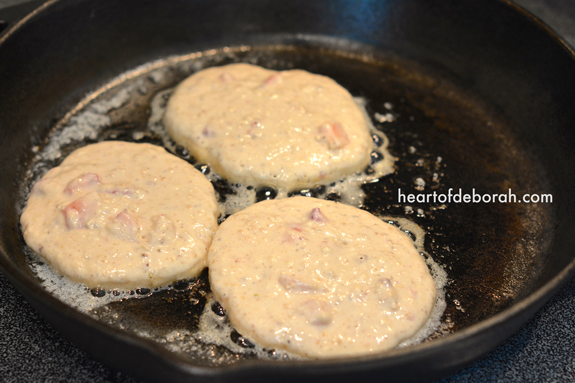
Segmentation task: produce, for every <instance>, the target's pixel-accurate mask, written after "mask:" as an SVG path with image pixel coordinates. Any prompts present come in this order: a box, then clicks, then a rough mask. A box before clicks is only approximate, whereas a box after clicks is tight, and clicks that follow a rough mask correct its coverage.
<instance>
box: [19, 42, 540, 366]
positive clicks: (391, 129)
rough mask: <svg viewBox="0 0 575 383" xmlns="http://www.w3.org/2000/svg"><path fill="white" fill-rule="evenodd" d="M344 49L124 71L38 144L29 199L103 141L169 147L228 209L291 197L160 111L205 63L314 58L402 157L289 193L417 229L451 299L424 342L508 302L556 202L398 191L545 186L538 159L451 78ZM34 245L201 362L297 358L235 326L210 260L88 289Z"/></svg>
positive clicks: (59, 285) (85, 299) (92, 305)
mask: <svg viewBox="0 0 575 383" xmlns="http://www.w3.org/2000/svg"><path fill="white" fill-rule="evenodd" d="M337 46H338V48H337V49H332V48H330V47H329V44H326V41H321V42H317V45H315V46H314V44H311V45H309V44H308V46H306V47H301V46H290V45H273V46H267V45H266V46H254V47H248V46H242V47H237V48H223V49H220V50H213V51H209V52H202V53H194V54H189V55H186V56H179V57H172V58H169V59H166V60H161V61H158V62H154V63H151V64H148V65H145V66H142V67H140V68H137V69H135V70H134V71H131V72H129V73H127V74H125V75H123V76H120V77H118V78H117V79H115V80H114V81H112V82H111V83H110V84H107V85H106V86H104V87H102V88H101V89H100V90H98V91H96V92H94V93H93V94H92V95H90V96H88V97H87V98H86V99H85V100H84V101H83V102H82V103H80V104H79V105H78V106H76V107H75V108H73V109H72V110H71V111H70V112H69V113H68V115H66V116H65V117H64V118H63V119H62V120H61V121H60V122H59V123H58V124H57V125H56V126H55V127H54V129H53V131H52V133H51V135H50V137H48V139H47V140H46V144H45V145H44V146H43V147H37V148H33V150H34V151H35V152H36V153H37V155H36V159H35V161H34V163H33V164H31V167H30V170H29V172H28V173H27V178H26V179H25V180H23V183H22V184H23V185H24V186H23V188H22V198H21V201H22V205H23V204H24V202H25V199H26V196H27V193H28V192H29V189H30V187H31V185H32V184H33V182H34V181H35V180H37V179H39V177H41V176H42V175H43V174H44V173H45V172H46V171H47V169H49V168H51V167H53V166H56V165H58V164H59V163H60V162H61V160H62V159H63V158H65V156H66V155H67V154H69V153H70V152H71V151H73V150H74V149H76V148H78V147H80V146H83V145H86V144H88V143H92V142H97V141H101V140H125V141H132V142H149V143H153V144H157V145H163V146H165V147H166V148H167V150H169V151H171V152H173V153H174V154H175V155H178V156H179V157H181V158H183V159H185V160H186V161H188V162H190V163H191V164H193V165H194V166H196V167H197V168H198V169H199V170H200V171H202V172H203V173H204V174H205V175H206V176H208V177H209V179H210V180H211V181H212V184H213V185H214V187H215V189H216V191H217V193H218V196H219V199H220V205H221V206H222V207H223V210H222V211H224V212H225V213H224V214H223V215H222V217H221V220H223V219H225V218H226V216H227V215H229V214H230V213H233V212H234V211H237V210H239V209H241V208H242V207H245V205H246V204H249V203H251V202H254V201H256V200H262V199H268V198H277V197H282V196H284V194H287V193H288V191H281V190H275V189H273V188H260V189H254V188H251V187H250V185H231V184H229V183H227V182H226V181H225V180H223V179H221V178H220V177H218V176H217V175H215V174H214V173H213V172H212V171H211V170H210V168H209V166H208V165H206V164H199V163H197V162H196V161H195V159H194V158H193V157H192V156H190V154H189V153H188V152H187V151H186V150H185V149H184V148H182V147H179V146H177V145H175V143H173V142H172V141H171V140H170V139H169V138H167V137H166V136H165V135H164V134H163V132H162V130H161V126H160V125H159V124H158V121H159V118H158V116H161V112H162V109H163V107H164V106H165V103H166V102H167V99H168V98H169V95H170V89H171V88H173V87H174V86H175V85H176V84H177V83H179V82H180V81H182V80H183V79H184V78H186V77H187V76H189V75H190V74H191V73H194V72H195V71H198V70H200V69H203V68H205V67H209V66H213V65H223V64H228V63H232V62H239V61H241V62H249V63H253V64H257V65H261V66H264V67H268V68H271V69H277V70H283V69H292V68H299V69H305V70H308V71H310V72H314V73H319V74H323V75H326V76H328V77H331V78H333V79H334V80H336V81H337V82H338V83H339V84H341V85H342V86H343V87H345V88H346V89H348V90H349V91H350V93H351V94H352V95H354V96H357V97H359V100H361V101H360V102H362V103H364V104H365V108H366V110H367V113H368V115H369V116H370V117H371V120H372V121H373V123H374V126H375V131H374V135H373V140H374V146H375V147H376V149H375V150H374V153H373V162H374V165H375V164H376V163H377V162H380V161H381V162H385V161H389V160H390V157H394V158H395V159H396V161H395V167H394V169H395V170H394V171H393V173H391V174H389V175H386V176H384V177H380V178H373V177H372V178H370V177H369V176H370V174H373V169H371V167H368V168H367V169H366V170H365V172H364V173H363V174H361V175H358V176H357V177H356V178H354V179H353V182H349V186H347V188H346V187H343V186H338V187H335V186H336V185H327V186H318V187H317V188H312V189H306V190H297V191H289V195H293V194H301V195H310V196H315V197H319V198H326V199H332V200H341V201H343V202H345V203H349V204H353V205H356V206H358V207H360V208H363V209H366V210H368V211H370V212H372V213H373V214H375V215H376V216H379V217H382V218H384V217H385V219H386V220H390V221H393V223H395V224H398V225H400V227H401V228H402V229H403V230H407V231H409V232H410V233H411V235H412V237H413V238H414V240H415V241H416V244H417V245H418V247H419V248H420V251H421V252H422V254H424V255H425V257H426V258H427V260H428V265H429V266H430V269H431V271H432V273H433V275H434V278H435V280H436V284H437V286H438V288H439V290H440V291H441V293H440V298H442V299H439V301H438V302H439V303H438V305H436V309H435V312H434V314H433V315H432V320H431V322H432V323H431V322H430V323H431V325H430V327H431V328H432V330H431V331H429V327H428V328H427V330H423V333H420V334H418V335H417V336H416V337H415V338H416V339H415V341H417V342H419V341H421V340H424V339H433V338H436V337H440V336H443V335H444V334H447V333H450V332H453V331H456V330H457V329H461V328H465V327H468V326H469V325H472V324H474V323H477V322H479V321H480V320H482V319H485V318H487V317H489V316H491V315H493V314H495V313H497V312H499V311H501V310H502V309H504V308H505V307H507V306H508V305H510V304H511V303H512V302H513V301H514V300H515V299H517V298H520V297H518V296H517V294H516V291H520V290H521V289H522V288H523V287H524V286H522V285H521V284H522V283H524V282H523V281H525V280H533V278H526V277H527V276H529V277H532V276H535V275H536V273H537V271H538V267H537V266H538V265H537V264H536V263H534V261H533V260H535V259H536V258H535V257H534V256H533V255H534V254H536V253H537V252H539V251H540V249H541V247H543V246H546V243H545V240H544V233H545V231H546V229H547V228H545V227H544V226H543V225H541V222H551V220H550V219H548V217H547V215H548V214H549V212H548V210H547V209H546V208H545V205H506V204H504V205H501V204H446V203H405V202H400V201H399V198H398V195H399V192H400V191H401V192H403V193H405V194H418V193H430V192H437V193H447V192H448V190H449V189H450V188H451V189H459V188H461V189H463V190H465V191H471V189H473V188H481V192H482V193H496V192H501V190H506V188H513V190H514V191H515V192H517V193H521V191H522V190H529V192H531V193H533V192H536V191H540V192H543V191H544V189H543V186H542V185H543V184H544V182H542V176H541V175H540V173H541V172H540V171H538V169H537V165H536V163H535V162H534V161H533V160H532V159H531V158H529V156H528V155H527V152H526V151H524V150H522V149H521V144H520V140H519V139H518V138H517V137H515V135H514V134H513V129H511V128H510V127H509V126H508V125H507V124H506V123H505V120H504V119H503V118H502V117H501V116H499V115H498V114H497V113H496V111H493V110H492V109H491V108H490V107H489V106H488V104H486V103H484V102H482V101H481V100H479V99H477V97H475V96H473V95H470V94H468V93H467V92H466V91H465V90H464V88H463V87H462V86H460V85H459V84H456V82H455V81H453V80H450V79H449V77H448V75H445V74H441V75H439V74H438V73H436V72H434V71H431V70H429V69H427V68H422V67H421V66H420V65H418V64H414V63H413V62H410V61H408V60H403V59H399V58H397V57H394V56H391V55H385V54H380V53H377V52H372V51H371V50H370V49H369V48H368V47H366V48H365V49H364V51H363V52H362V51H361V49H360V50H359V51H357V48H356V49H353V52H349V51H344V50H341V47H342V46H345V44H341V43H338V44H337ZM379 131H381V132H384V133H385V135H386V136H387V138H388V139H389V142H387V141H386V140H385V138H383V136H382V135H380V134H377V133H378V132H379ZM378 147H379V148H380V149H379V150H378V149H377V148H378ZM510 148H511V149H512V150H510ZM526 174H527V175H528V178H525V175H526ZM344 186H345V185H344ZM353 188H356V190H354V189H353ZM358 196H359V197H358ZM246 201H251V202H246ZM424 236H425V241H423V237H424ZM28 255H29V258H30V263H31V266H32V268H33V269H34V270H35V272H36V273H37V275H38V277H39V278H40V279H42V280H43V281H44V282H43V284H44V286H45V287H46V289H47V290H49V291H51V292H52V293H53V294H54V295H56V296H58V297H59V298H60V299H62V300H64V301H65V302H67V303H69V304H70V305H72V306H75V307H77V308H79V309H80V310H82V311H85V312H87V313H88V314H89V315H92V316H94V317H96V318H98V319H100V320H102V321H105V322H107V323H110V324H111V325H113V326H115V327H118V328H121V329H123V330H125V331H131V332H134V333H136V334H137V335H139V336H142V337H146V338H149V339H153V340H155V341H157V342H159V343H162V344H164V345H165V346H166V347H167V348H168V349H171V350H173V351H175V352H178V353H180V354H182V355H185V356H186V357H188V358H190V359H191V360H192V361H197V362H199V363H202V364H211V365H219V364H230V363H234V362H237V361H239V360H243V359H250V358H262V357H268V358H271V359H278V358H286V357H287V358H289V357H290V356H288V355H285V354H281V353H278V352H276V351H275V350H266V349H262V348H260V347H257V346H256V345H254V344H253V343H252V342H250V340H249V339H245V338H243V337H242V336H241V335H240V334H238V333H237V332H235V330H233V329H232V328H231V327H230V326H229V323H228V321H227V319H226V317H225V313H224V312H223V310H222V308H221V306H219V305H218V303H217V302H214V301H213V299H211V295H210V288H209V281H208V278H207V272H206V271H205V272H204V273H203V274H202V275H201V276H200V277H198V278H195V279H192V280H190V281H179V282H177V283H174V284H173V285H170V286H168V287H167V288H161V289H153V290H148V289H139V290H136V291H115V290H114V291H102V290H89V289H87V288H86V287H85V286H82V285H78V284H75V283H71V282H69V281H68V280H67V279H66V278H64V277H61V276H58V275H56V274H55V273H54V272H52V271H51V269H50V268H49V267H47V266H46V265H45V264H44V263H43V262H42V261H41V260H40V259H39V258H38V257H37V256H36V255H35V254H31V252H30V251H28ZM446 272H447V275H448V276H449V281H447V278H446V275H445V274H446ZM222 334H223V335H222ZM422 334H423V335H422ZM411 343H413V342H411ZM405 344H406V345H407V344H410V342H405ZM292 357H293V356H292Z"/></svg>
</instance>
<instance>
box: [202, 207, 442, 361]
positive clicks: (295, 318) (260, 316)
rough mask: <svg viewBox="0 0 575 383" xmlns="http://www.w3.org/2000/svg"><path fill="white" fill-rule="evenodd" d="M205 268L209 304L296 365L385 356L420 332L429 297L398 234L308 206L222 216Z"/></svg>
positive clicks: (422, 271) (340, 210) (412, 252)
mask: <svg viewBox="0 0 575 383" xmlns="http://www.w3.org/2000/svg"><path fill="white" fill-rule="evenodd" d="M208 263H209V269H210V284H211V288H212V292H213V294H214V297H215V299H217V300H218V301H219V302H220V303H221V304H222V306H223V307H224V308H225V310H226V313H227V314H228V316H229V318H230V321H231V323H232V325H233V326H234V327H235V328H236V329H237V330H238V331H239V332H240V333H241V334H242V335H244V336H246V337H247V338H248V339H252V340H254V341H256V342H257V343H259V344H261V345H263V346H264V347H266V348H268V349H274V348H275V349H283V350H287V351H290V352H293V353H296V354H298V355H301V356H305V357H314V358H324V357H333V356H349V355H356V354H368V353H373V352H378V351H385V350H389V349H392V348H394V347H396V346H397V345H398V344H399V343H401V342H402V341H403V340H405V339H408V338H410V337H411V336H413V335H414V334H415V333H416V332H417V331H418V330H419V328H420V327H422V326H423V325H424V324H425V322H426V321H427V319H428V317H429V314H430V312H431V310H432V308H433V307H434V304H435V300H436V294H437V293H436V287H435V283H434V281H433V278H432V277H431V275H430V272H429V270H428V268H427V265H426V264H425V261H424V259H423V258H422V256H421V255H420V254H419V253H418V251H417V250H416V249H415V247H414V244H413V242H412V241H411V239H409V237H408V236H407V235H406V234H405V233H403V232H401V231H400V230H399V229H397V228H396V227H394V226H392V225H390V224H387V223H384V222H383V221H381V220H380V219H379V218H377V217H375V216H373V215H371V214H370V213H368V212H366V211H363V210H359V209H357V208H353V207H350V206H347V205H342V204H339V203H336V202H331V201H324V200H318V199H314V198H306V197H295V198H289V199H282V200H270V201H264V202H260V203H257V204H255V205H252V206H251V207H249V208H247V209H245V210H243V211H241V212H238V213H236V214H234V215H232V216H231V217H229V218H228V219H227V220H226V221H225V222H224V223H223V224H222V225H221V226H220V228H219V230H218V231H217V233H216V235H215V237H214V241H213V243H212V246H211V247H210V250H209V254H208Z"/></svg>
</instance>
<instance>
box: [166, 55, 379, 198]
mask: <svg viewBox="0 0 575 383" xmlns="http://www.w3.org/2000/svg"><path fill="white" fill-rule="evenodd" d="M163 121H164V125H165V127H166V129H167V130H168V133H169V134H170V136H171V137H172V138H173V139H174V140H175V141H176V142H178V143H179V144H181V145H183V146H185V147H187V148H188V149H189V150H190V152H191V153H192V154H193V155H194V156H195V157H196V158H197V159H199V160H200V161H202V162H206V163H208V164H210V165H211V166H212V167H213V168H214V169H215V170H216V172H217V173H218V174H220V175H222V176H223V177H225V178H227V179H228V180H230V181H232V182H239V183H244V184H246V185H252V186H261V185H271V186H276V187H282V188H286V189H294V188H297V187H308V186H313V185H316V184H318V183H324V184H325V183H329V182H332V181H335V180H338V179H339V178H341V177H342V176H345V175H348V174H352V173H355V172H358V171H362V170H363V169H364V168H365V167H366V166H367V165H368V164H369V162H370V152H371V149H372V147H373V143H372V140H371V135H370V131H369V126H368V123H367V122H366V119H365V117H364V115H363V113H362V111H361V110H360V109H359V107H358V106H357V104H356V103H355V102H354V100H353V98H352V97H351V95H350V94H349V92H348V91H347V90H345V89H344V88H342V87H341V86H340V85H338V84H337V83H336V82H335V81H333V80H332V79H330V78H328V77H325V76H320V75H315V74H311V73H309V72H306V71H302V70H290V71H283V72H278V71H273V70H268V69H264V68H261V67H258V66H254V65H250V64H243V63H241V64H231V65H227V66H222V67H213V68H209V69H205V70H203V71H200V72H198V73H196V74H194V75H192V76H191V77H189V78H188V79H186V80H184V81H183V82H182V83H181V84H180V85H179V86H178V87H177V88H176V90H175V92H174V94H173V95H172V96H171V98H170V100H169V102H168V106H167V109H166V113H165V115H164V120H163Z"/></svg>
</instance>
